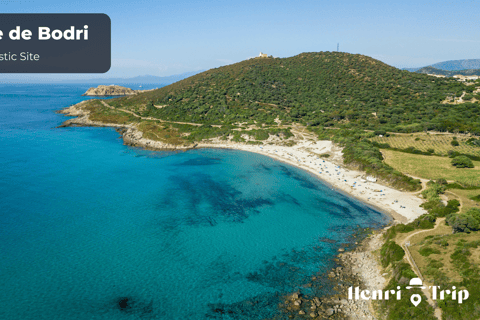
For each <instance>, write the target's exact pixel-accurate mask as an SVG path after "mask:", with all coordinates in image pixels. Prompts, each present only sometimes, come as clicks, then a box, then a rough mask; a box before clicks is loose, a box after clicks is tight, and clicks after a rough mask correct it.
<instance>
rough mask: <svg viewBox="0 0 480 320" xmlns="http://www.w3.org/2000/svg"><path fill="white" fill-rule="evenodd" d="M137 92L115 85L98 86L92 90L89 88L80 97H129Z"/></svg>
mask: <svg viewBox="0 0 480 320" xmlns="http://www.w3.org/2000/svg"><path fill="white" fill-rule="evenodd" d="M136 93H137V91H136V90H133V89H130V88H126V87H122V86H116V85H110V86H104V85H99V86H98V87H96V88H94V87H91V88H90V89H88V90H87V92H85V93H84V94H82V96H129V95H133V94H136Z"/></svg>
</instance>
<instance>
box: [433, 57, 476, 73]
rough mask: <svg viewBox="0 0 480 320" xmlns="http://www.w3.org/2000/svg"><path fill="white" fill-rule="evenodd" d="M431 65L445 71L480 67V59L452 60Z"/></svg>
mask: <svg viewBox="0 0 480 320" xmlns="http://www.w3.org/2000/svg"><path fill="white" fill-rule="evenodd" d="M431 67H434V68H437V69H441V70H445V71H454V70H465V69H480V59H466V60H450V61H444V62H438V63H435V64H432V65H431Z"/></svg>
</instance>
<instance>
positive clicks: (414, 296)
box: [410, 294, 422, 307]
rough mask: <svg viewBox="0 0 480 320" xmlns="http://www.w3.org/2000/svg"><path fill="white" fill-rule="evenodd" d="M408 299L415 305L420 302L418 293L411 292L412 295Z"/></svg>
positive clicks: (420, 298)
mask: <svg viewBox="0 0 480 320" xmlns="http://www.w3.org/2000/svg"><path fill="white" fill-rule="evenodd" d="M410 301H411V302H412V303H413V305H414V306H415V307H416V306H418V305H419V304H420V302H422V297H421V296H420V295H419V294H412V296H411V297H410Z"/></svg>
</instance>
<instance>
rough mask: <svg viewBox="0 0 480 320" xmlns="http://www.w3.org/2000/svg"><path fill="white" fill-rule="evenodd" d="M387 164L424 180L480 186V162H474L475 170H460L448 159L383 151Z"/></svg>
mask: <svg viewBox="0 0 480 320" xmlns="http://www.w3.org/2000/svg"><path fill="white" fill-rule="evenodd" d="M382 153H383V155H384V157H385V162H386V163H387V164H388V165H390V166H392V167H393V168H395V169H396V170H398V171H400V172H403V173H407V174H409V175H412V176H415V177H419V178H424V179H432V180H436V179H440V178H444V179H447V180H454V181H458V182H460V183H461V184H464V185H471V186H480V161H473V163H474V165H475V168H472V169H458V168H456V167H454V166H452V165H451V161H452V159H450V158H448V157H438V156H424V155H416V154H410V153H404V152H398V151H391V150H382Z"/></svg>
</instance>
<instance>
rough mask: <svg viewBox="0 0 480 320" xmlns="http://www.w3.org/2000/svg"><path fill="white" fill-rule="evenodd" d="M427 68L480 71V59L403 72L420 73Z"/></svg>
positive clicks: (438, 64) (408, 69)
mask: <svg viewBox="0 0 480 320" xmlns="http://www.w3.org/2000/svg"><path fill="white" fill-rule="evenodd" d="M425 68H434V69H436V70H440V71H457V70H462V71H463V70H476V69H480V59H465V60H449V61H443V62H438V63H435V64H432V65H430V66H428V67H423V68H403V69H402V70H407V71H410V72H419V70H422V69H425ZM420 73H428V72H420ZM435 74H443V73H435ZM455 74H463V73H455ZM452 75H453V74H452ZM465 75H467V74H465ZM468 75H472V74H470V73H469V74H468ZM449 77H450V76H449Z"/></svg>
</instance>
